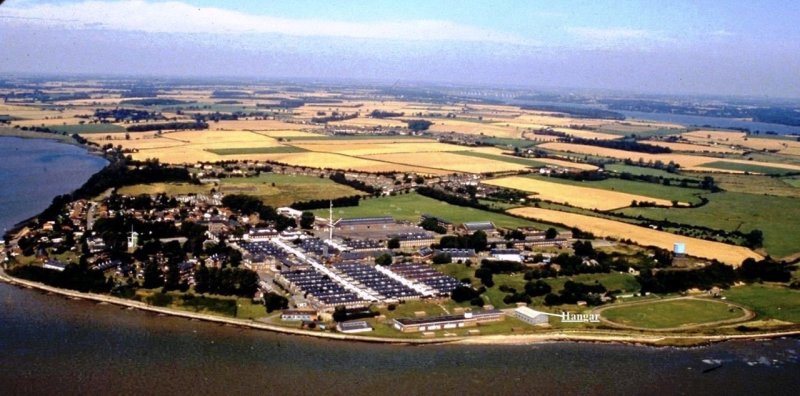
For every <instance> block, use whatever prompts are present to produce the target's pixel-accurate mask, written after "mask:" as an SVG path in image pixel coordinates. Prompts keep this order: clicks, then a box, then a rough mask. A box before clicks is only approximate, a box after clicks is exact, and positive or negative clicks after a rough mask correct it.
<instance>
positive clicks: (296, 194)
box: [219, 173, 362, 207]
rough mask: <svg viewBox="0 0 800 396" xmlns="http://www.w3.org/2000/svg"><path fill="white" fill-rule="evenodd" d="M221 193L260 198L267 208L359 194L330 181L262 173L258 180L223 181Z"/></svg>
mask: <svg viewBox="0 0 800 396" xmlns="http://www.w3.org/2000/svg"><path fill="white" fill-rule="evenodd" d="M220 184H221V185H220V187H219V189H220V191H221V192H223V193H226V194H246V195H253V196H256V197H258V198H260V199H261V200H262V201H263V202H264V203H265V204H266V205H270V206H274V207H280V206H286V205H290V204H292V203H294V202H300V201H309V200H313V199H333V198H339V197H345V196H350V195H360V194H362V193H361V192H360V191H358V190H356V189H354V188H352V187H349V186H345V185H342V184H338V183H334V182H332V181H331V180H330V179H327V178H319V177H314V176H291V175H280V174H275V173H262V174H261V175H259V176H258V177H248V178H243V177H235V178H227V179H221V180H220Z"/></svg>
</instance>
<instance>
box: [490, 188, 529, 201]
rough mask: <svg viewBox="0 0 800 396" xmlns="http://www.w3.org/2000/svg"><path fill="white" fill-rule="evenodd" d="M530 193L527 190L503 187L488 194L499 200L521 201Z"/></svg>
mask: <svg viewBox="0 0 800 396" xmlns="http://www.w3.org/2000/svg"><path fill="white" fill-rule="evenodd" d="M528 195H530V193H527V192H525V191H520V190H512V189H508V188H501V189H498V190H497V191H493V192H492V193H490V194H488V197H489V198H491V199H496V200H498V201H506V202H519V201H520V200H521V199H527V198H528Z"/></svg>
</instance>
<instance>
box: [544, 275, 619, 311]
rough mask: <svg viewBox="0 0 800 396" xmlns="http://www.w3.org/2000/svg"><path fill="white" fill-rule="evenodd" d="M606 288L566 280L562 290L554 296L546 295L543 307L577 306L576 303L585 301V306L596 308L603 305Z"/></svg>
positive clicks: (600, 285) (597, 284) (551, 294)
mask: <svg viewBox="0 0 800 396" xmlns="http://www.w3.org/2000/svg"><path fill="white" fill-rule="evenodd" d="M605 293H606V288H605V286H603V285H602V284H600V282H595V283H594V284H586V283H580V282H573V281H571V280H568V281H567V282H566V283H564V289H562V290H561V292H560V293H559V294H558V295H556V294H553V293H550V294H547V295H546V296H545V297H544V303H545V305H561V304H577V303H578V301H586V304H587V305H590V306H597V305H601V304H603V299H602V297H603V295H604V294H605Z"/></svg>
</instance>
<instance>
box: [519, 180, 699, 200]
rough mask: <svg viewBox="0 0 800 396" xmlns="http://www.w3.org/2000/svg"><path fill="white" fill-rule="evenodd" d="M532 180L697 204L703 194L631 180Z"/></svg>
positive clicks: (693, 189)
mask: <svg viewBox="0 0 800 396" xmlns="http://www.w3.org/2000/svg"><path fill="white" fill-rule="evenodd" d="M527 177H530V178H533V179H539V180H544V181H548V182H552V183H560V184H568V185H571V186H580V187H589V188H597V189H601V190H608V191H619V192H623V193H628V194H639V195H645V196H648V197H653V198H660V199H666V200H669V201H679V202H691V203H699V202H700V198H699V197H698V194H701V193H703V192H705V191H704V190H700V189H696V188H683V187H677V186H665V185H663V184H658V183H647V182H640V181H633V180H622V179H617V178H609V179H605V180H600V181H582V182H581V181H575V180H568V179H561V178H558V177H543V176H527Z"/></svg>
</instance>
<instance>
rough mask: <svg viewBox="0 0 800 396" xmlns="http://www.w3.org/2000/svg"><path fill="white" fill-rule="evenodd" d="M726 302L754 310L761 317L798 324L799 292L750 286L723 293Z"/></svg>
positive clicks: (777, 287)
mask: <svg viewBox="0 0 800 396" xmlns="http://www.w3.org/2000/svg"><path fill="white" fill-rule="evenodd" d="M722 295H723V296H725V297H727V299H728V300H730V301H733V302H735V303H738V304H742V305H744V306H746V307H748V308H750V309H752V310H754V311H755V312H756V313H757V314H758V316H759V319H762V317H765V318H771V319H778V320H784V321H787V322H794V323H800V290H792V289H789V288H787V287H784V286H778V285H767V284H762V285H759V284H752V285H747V286H740V287H732V288H730V289H728V290H725V291H723V293H722Z"/></svg>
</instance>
